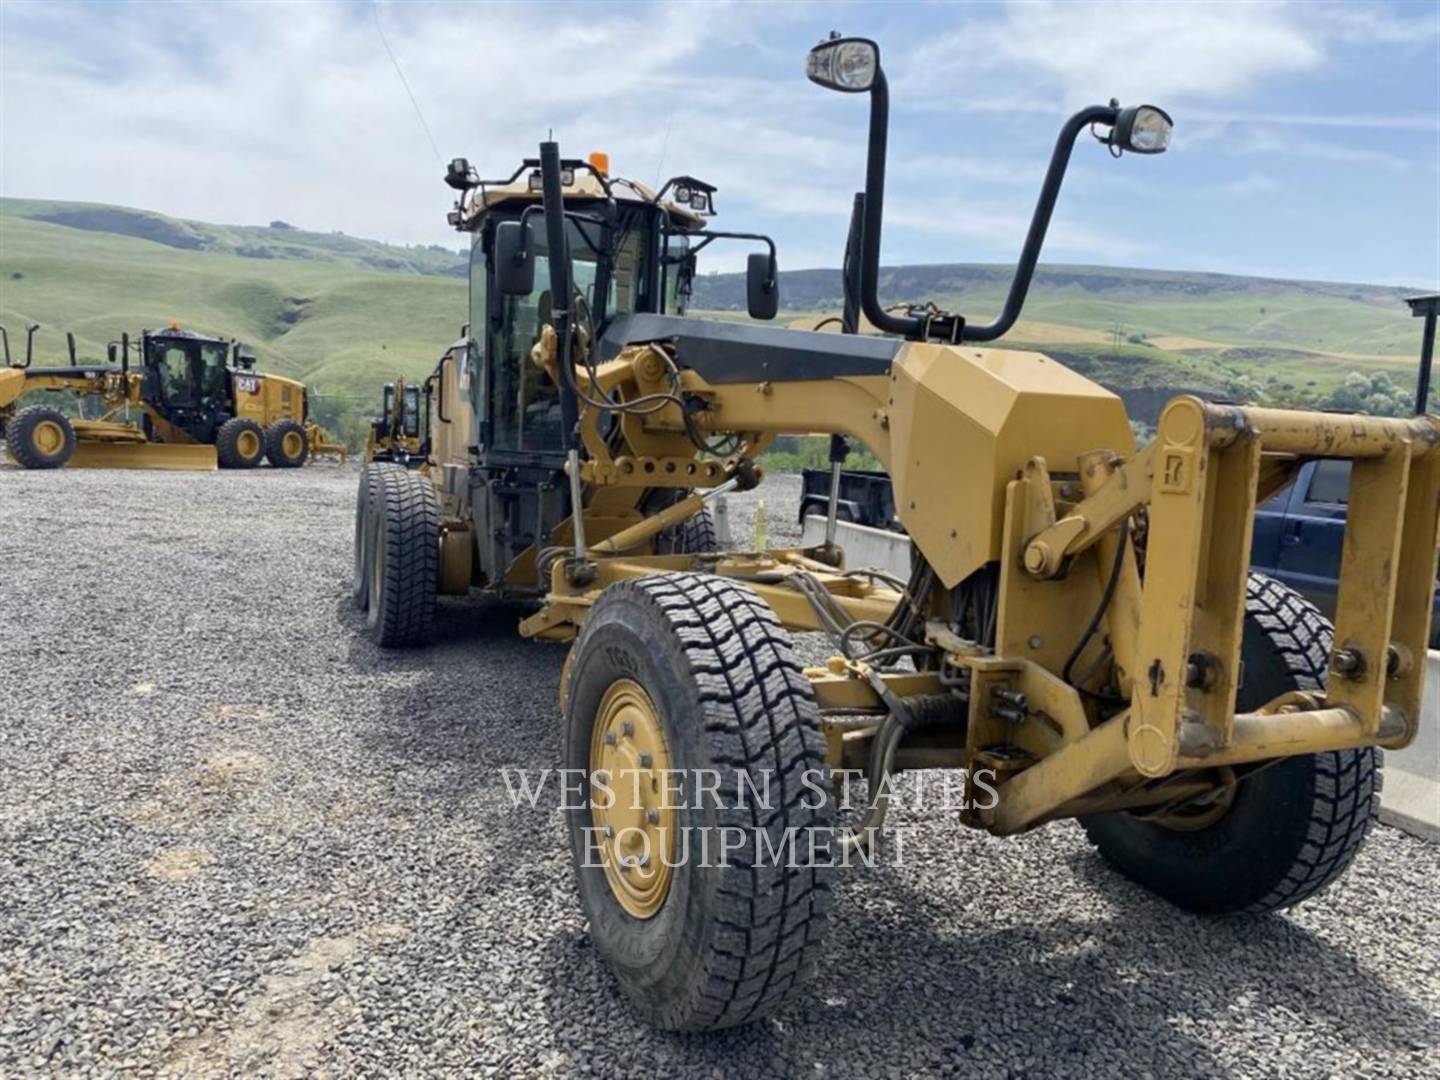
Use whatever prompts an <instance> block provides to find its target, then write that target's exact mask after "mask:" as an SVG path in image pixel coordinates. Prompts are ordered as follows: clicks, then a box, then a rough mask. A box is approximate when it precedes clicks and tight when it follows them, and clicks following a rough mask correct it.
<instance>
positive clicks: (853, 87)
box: [805, 36, 880, 94]
mask: <svg viewBox="0 0 1440 1080" xmlns="http://www.w3.org/2000/svg"><path fill="white" fill-rule="evenodd" d="M879 70H880V46H879V45H876V44H875V42H873V41H871V40H870V39H869V38H846V37H838V36H833V37H831V38H830V39H829V40H827V41H822V42H821V43H820V44H819V45H816V46H815V47H814V48H813V49H811V50H810V55H809V56H807V57H806V58H805V76H806V78H808V79H809V80H810V81H811V82H813V83H817V84H819V85H820V86H824V87H827V88H829V89H831V90H839V91H841V92H842V93H846V94H859V93H863V92H864V91H866V90H869V89H870V88H871V86H873V85H874V83H875V73H876V72H877V71H879Z"/></svg>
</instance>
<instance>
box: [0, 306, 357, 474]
mask: <svg viewBox="0 0 1440 1080" xmlns="http://www.w3.org/2000/svg"><path fill="white" fill-rule="evenodd" d="M38 328H39V327H38V325H37V324H35V323H33V322H32V323H30V324H29V325H28V326H27V328H26V329H27V333H26V340H25V359H24V361H23V362H16V361H14V360H13V359H12V357H11V355H10V343H9V337H8V335H5V338H4V351H5V366H4V367H3V368H0V426H3V428H4V432H5V445H6V448H7V450H8V451H9V455H10V457H11V458H12V459H13V460H14V461H15V462H17V463H18V464H20V465H22V466H23V467H25V468H27V469H58V468H61V467H62V466H67V465H68V466H70V467H72V468H80V467H93V468H114V469H201V470H205V469H214V468H216V466H217V464H218V465H219V466H220V467H223V468H227V469H250V468H254V467H255V466H257V465H259V464H260V463H261V461H264V460H268V461H269V462H270V464H271V465H273V466H275V467H276V468H297V467H299V466H301V465H304V464H305V462H306V461H307V460H309V459H310V458H311V456H312V455H314V454H318V453H334V454H338V455H340V457H341V460H342V461H343V460H344V457H345V447H344V446H343V445H340V444H337V443H334V442H332V441H331V439H330V437H329V435H328V434H327V433H326V432H325V430H324V429H323V428H321V427H320V426H319V425H317V424H315V423H314V422H312V421H311V420H310V417H309V402H308V398H307V394H306V391H305V386H304V384H303V383H300V382H297V381H296V380H294V379H287V378H284V377H282V376H279V375H267V374H262V373H260V372H257V371H256V370H255V359H254V357H253V356H250V355H249V354H247V353H245V352H243V351H242V350H241V349H240V347H239V346H238V345H236V344H235V343H234V342H231V341H225V340H223V339H220V338H211V337H205V336H204V335H202V334H196V333H193V332H191V331H188V330H182V329H181V328H180V326H179V324H178V323H171V324H170V326H169V328H168V329H166V330H159V331H151V330H145V331H142V332H141V334H140V338H139V340H138V341H137V342H135V343H134V344H135V345H136V347H137V349H136V351H137V353H138V358H139V362H138V364H136V365H134V366H132V365H131V362H130V353H131V341H130V336H129V334H124V335H122V336H121V340H120V341H118V342H112V343H111V344H110V346H109V349H108V353H109V356H108V359H109V363H108V364H104V365H85V364H80V363H79V362H78V358H77V355H76V349H75V336H74V335H73V334H67V335H66V336H67V341H68V345H69V361H70V362H69V364H68V365H66V366H58V367H35V366H34V365H33V363H32V361H33V359H34V336H35V331H36V330H37V329H38ZM40 394H64V395H70V396H72V397H73V398H75V399H77V400H78V401H79V402H80V403H81V406H82V409H83V408H84V407H85V406H87V405H95V406H98V410H99V415H98V416H97V417H86V416H84V415H83V414H82V415H81V416H79V417H72V416H69V415H67V413H66V412H64V411H62V410H61V409H59V408H57V407H56V406H54V405H51V404H31V403H30V402H29V401H27V399H30V400H33V399H34V398H35V396H36V395H40ZM22 402H25V404H24V405H23V407H22V406H21V403H22ZM133 413H138V414H139V422H138V423H136V422H132V421H131V420H130V419H129V417H130V416H131V414H133Z"/></svg>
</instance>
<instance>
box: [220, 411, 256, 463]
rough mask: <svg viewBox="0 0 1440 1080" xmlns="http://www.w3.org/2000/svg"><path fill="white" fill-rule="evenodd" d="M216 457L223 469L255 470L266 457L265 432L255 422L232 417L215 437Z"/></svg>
mask: <svg viewBox="0 0 1440 1080" xmlns="http://www.w3.org/2000/svg"><path fill="white" fill-rule="evenodd" d="M215 456H216V457H217V458H219V459H220V467H221V468H222V469H253V468H255V466H256V465H259V464H260V460H261V459H262V458H263V457H264V456H265V432H264V431H263V430H262V429H261V427H260V425H259V424H257V423H256V422H255V421H254V420H246V419H245V418H244V417H240V416H235V417H231V418H230V419H229V420H226V421H225V423H223V424H221V425H220V431H219V432H218V433H217V434H216V436H215Z"/></svg>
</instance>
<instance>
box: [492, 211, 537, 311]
mask: <svg viewBox="0 0 1440 1080" xmlns="http://www.w3.org/2000/svg"><path fill="white" fill-rule="evenodd" d="M495 287H496V288H497V289H499V290H500V294H501V295H502V296H529V295H530V294H531V293H532V292H534V291H535V249H534V246H533V245H532V244H531V243H530V228H529V226H528V225H521V224H520V222H518V221H506V222H503V223H501V224H500V225H499V226H497V227H496V229H495Z"/></svg>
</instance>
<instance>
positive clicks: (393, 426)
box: [365, 378, 431, 468]
mask: <svg viewBox="0 0 1440 1080" xmlns="http://www.w3.org/2000/svg"><path fill="white" fill-rule="evenodd" d="M430 387H431V380H428V379H427V380H426V382H425V385H424V401H422V400H421V388H420V387H419V386H415V385H413V384H411V383H407V382H406V381H405V380H404V379H402V378H397V379H396V380H395V381H394V382H387V383H386V384H385V386H384V388H383V390H382V391H381V397H380V402H381V405H380V415H379V416H377V417H376V418H375V419H374V420H372V421H370V431H369V433H368V434H367V435H366V436H365V460H366V461H367V462H371V461H378V462H392V463H395V464H399V465H406V466H410V467H413V468H420V467H423V465H424V464H425V450H424V446H425V434H424V426H425V418H426V412H427V411H428V410H427V408H426V406H427V405H428V403H429V397H430Z"/></svg>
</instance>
